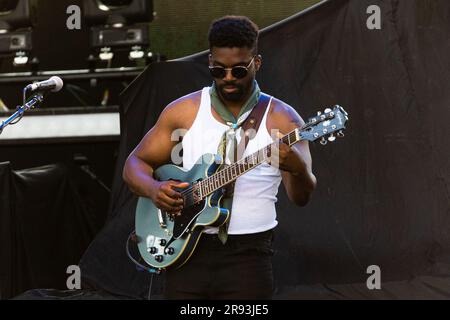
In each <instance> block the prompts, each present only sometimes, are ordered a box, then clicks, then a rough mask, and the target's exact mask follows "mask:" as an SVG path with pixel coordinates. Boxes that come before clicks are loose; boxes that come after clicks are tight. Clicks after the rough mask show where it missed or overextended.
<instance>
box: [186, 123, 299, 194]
mask: <svg viewBox="0 0 450 320" xmlns="http://www.w3.org/2000/svg"><path fill="white" fill-rule="evenodd" d="M305 128H306V126H304V127H303V128H302V130H304V129H305ZM291 138H292V139H291ZM296 138H297V136H296V134H295V130H293V131H292V132H290V133H289V134H287V135H285V136H284V137H282V138H281V139H279V140H278V142H280V141H282V142H288V143H289V142H290V141H291V140H294V139H296ZM284 140H287V141H284ZM272 145H274V144H273V143H272V144H270V145H268V146H266V147H265V148H263V149H262V150H258V151H257V152H255V153H253V154H251V155H249V156H248V157H246V158H244V159H241V160H239V161H237V162H235V163H234V164H233V165H234V166H239V165H244V166H245V165H248V164H250V165H256V164H255V163H254V162H253V161H252V162H251V163H249V160H254V158H255V157H256V159H259V158H258V156H259V153H260V152H261V151H262V152H263V153H264V159H263V161H264V160H266V157H265V156H266V154H267V152H268V151H269V147H272ZM228 170H231V167H230V166H229V167H226V168H225V169H223V170H220V171H218V172H216V173H215V174H213V175H212V176H210V177H208V178H206V179H205V180H202V181H201V182H200V183H203V184H205V183H213V182H214V181H212V180H214V179H216V178H217V176H216V175H217V174H219V173H222V172H223V173H225V171H228ZM239 171H240V170H239ZM246 171H249V169H245V168H244V172H243V173H242V174H244V173H246ZM230 174H231V175H232V173H230ZM232 180H234V179H232ZM230 182H231V181H230ZM219 184H221V183H219ZM194 186H198V184H197V185H193V186H191V187H189V189H186V190H183V191H182V192H180V193H181V194H182V195H183V196H185V197H187V196H191V195H193V194H194Z"/></svg>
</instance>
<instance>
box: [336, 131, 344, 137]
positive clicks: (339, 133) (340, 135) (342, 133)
mask: <svg viewBox="0 0 450 320" xmlns="http://www.w3.org/2000/svg"><path fill="white" fill-rule="evenodd" d="M337 136H338V137H339V138H343V137H345V134H344V131H342V130H341V131H339V132H338V133H337Z"/></svg>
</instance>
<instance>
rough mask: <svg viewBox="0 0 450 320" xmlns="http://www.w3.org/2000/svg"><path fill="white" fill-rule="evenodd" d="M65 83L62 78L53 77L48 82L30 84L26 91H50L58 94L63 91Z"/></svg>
mask: <svg viewBox="0 0 450 320" xmlns="http://www.w3.org/2000/svg"><path fill="white" fill-rule="evenodd" d="M63 85H64V83H63V81H62V79H61V78H60V77H56V76H54V77H51V78H50V79H48V80H45V81H41V82H36V83H32V84H29V85H28V86H27V87H26V88H25V89H26V90H30V91H31V92H33V91H47V90H50V91H51V92H58V91H59V90H61V89H62V87H63Z"/></svg>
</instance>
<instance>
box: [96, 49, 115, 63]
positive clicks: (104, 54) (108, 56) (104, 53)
mask: <svg viewBox="0 0 450 320" xmlns="http://www.w3.org/2000/svg"><path fill="white" fill-rule="evenodd" d="M98 57H99V58H100V60H102V61H110V60H112V59H113V58H114V53H113V52H112V51H111V48H107V47H106V48H102V49H100V54H99V55H98Z"/></svg>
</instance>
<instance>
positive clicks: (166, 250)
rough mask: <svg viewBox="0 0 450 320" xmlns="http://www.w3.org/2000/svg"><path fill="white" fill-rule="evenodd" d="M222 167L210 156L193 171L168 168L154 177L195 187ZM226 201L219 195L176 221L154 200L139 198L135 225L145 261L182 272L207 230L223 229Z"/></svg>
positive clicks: (163, 167) (227, 213)
mask: <svg viewBox="0 0 450 320" xmlns="http://www.w3.org/2000/svg"><path fill="white" fill-rule="evenodd" d="M221 166H222V159H221V158H220V157H219V156H217V155H212V154H206V155H204V156H203V157H202V158H201V159H200V160H199V161H197V163H196V164H195V165H194V166H193V167H192V169H191V170H185V169H183V168H181V167H177V166H175V165H165V166H162V167H160V168H158V169H157V170H155V172H154V177H155V178H156V179H158V180H159V181H168V180H175V181H182V182H188V183H191V184H192V183H194V182H197V181H200V180H204V179H206V178H207V177H209V176H211V175H213V174H214V173H215V172H217V171H218V170H219V169H220V167H221ZM179 191H180V192H181V191H182V190H179ZM222 197H223V191H221V190H219V191H216V192H214V193H213V194H211V195H209V196H207V197H205V199H203V200H202V201H201V202H200V203H198V204H195V205H192V206H188V207H185V208H184V209H183V211H182V214H181V216H180V217H176V218H173V219H171V218H170V217H169V216H168V215H167V214H166V213H165V212H162V211H161V210H159V209H158V208H157V207H156V206H155V205H154V203H153V202H152V201H151V200H150V199H148V198H143V197H141V198H139V200H138V204H137V208H136V216H135V225H136V236H137V242H138V249H139V252H140V255H141V256H142V258H143V259H144V261H145V262H146V263H147V264H149V265H150V266H152V267H153V268H156V269H158V270H161V269H166V268H168V267H170V268H173V267H175V268H179V267H181V266H182V265H183V264H184V263H186V261H187V260H188V259H189V258H190V256H191V255H192V253H193V251H194V249H195V247H196V245H197V243H198V241H199V239H200V236H201V234H202V231H203V230H204V229H205V227H219V226H221V225H222V224H224V223H225V222H226V220H227V219H228V217H229V211H228V210H227V209H223V208H220V200H221V199H222Z"/></svg>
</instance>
